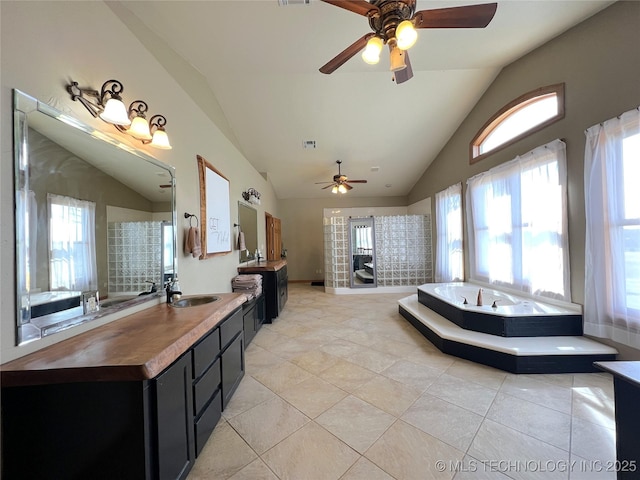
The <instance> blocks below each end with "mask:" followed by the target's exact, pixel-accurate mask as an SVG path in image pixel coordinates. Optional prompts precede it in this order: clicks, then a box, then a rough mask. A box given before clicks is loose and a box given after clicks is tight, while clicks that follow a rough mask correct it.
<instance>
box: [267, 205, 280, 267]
mask: <svg viewBox="0 0 640 480" xmlns="http://www.w3.org/2000/svg"><path fill="white" fill-rule="evenodd" d="M265 217H266V220H267V225H266V229H267V260H280V257H281V254H282V222H281V221H280V219H279V218H276V217H274V216H273V215H271V214H269V213H265Z"/></svg>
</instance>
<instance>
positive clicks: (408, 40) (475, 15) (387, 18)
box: [320, 0, 498, 83]
mask: <svg viewBox="0 0 640 480" xmlns="http://www.w3.org/2000/svg"><path fill="white" fill-rule="evenodd" d="M322 1H323V2H325V3H329V4H331V5H335V6H336V7H341V8H344V9H345V10H349V11H350V12H354V13H357V14H359V15H362V16H365V17H367V18H368V19H369V26H370V27H371V29H372V30H373V32H369V33H367V34H365V35H363V36H362V37H360V38H359V39H358V40H356V41H355V42H354V43H352V44H351V45H349V46H348V47H347V48H345V49H344V50H343V51H342V52H340V53H339V54H338V55H336V56H335V57H334V58H332V59H331V60H329V61H328V62H327V63H326V64H325V65H323V66H322V67H320V71H321V72H322V73H326V74H329V73H333V72H334V71H336V70H337V69H338V68H339V67H341V66H342V65H343V64H344V63H345V62H346V61H347V60H349V59H350V58H351V57H353V56H354V55H355V54H356V53H358V52H360V51H361V50H363V49H364V52H363V53H362V58H363V60H364V61H365V62H367V63H370V64H376V63H378V61H379V60H380V52H381V51H382V47H383V46H384V45H385V44H386V45H388V46H389V56H390V61H391V71H392V72H393V76H394V78H393V79H394V81H395V82H396V83H403V82H406V81H407V80H409V79H410V78H411V77H413V70H412V69H411V62H410V60H409V52H408V49H409V48H411V47H412V46H413V44H414V43H415V42H416V39H417V33H416V30H415V29H416V28H484V27H486V26H487V25H488V24H489V22H491V20H492V19H493V16H494V15H495V13H496V9H497V7H498V4H497V3H485V4H479V5H467V6H464V7H450V8H435V9H432V10H420V11H418V12H416V0H371V1H370V2H367V1H366V0H322Z"/></svg>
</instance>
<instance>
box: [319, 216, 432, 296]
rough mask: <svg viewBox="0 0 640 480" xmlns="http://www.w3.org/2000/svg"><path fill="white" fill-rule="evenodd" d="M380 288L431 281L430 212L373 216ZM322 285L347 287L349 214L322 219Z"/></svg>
mask: <svg viewBox="0 0 640 480" xmlns="http://www.w3.org/2000/svg"><path fill="white" fill-rule="evenodd" d="M374 220H375V250H376V274H377V279H378V286H379V287H399V286H411V285H416V286H417V285H422V284H423V283H429V282H432V281H433V256H432V252H431V248H432V243H431V216H430V215H383V216H374ZM324 221H325V224H324V262H325V286H327V287H330V288H349V251H350V250H349V217H330V218H325V219H324Z"/></svg>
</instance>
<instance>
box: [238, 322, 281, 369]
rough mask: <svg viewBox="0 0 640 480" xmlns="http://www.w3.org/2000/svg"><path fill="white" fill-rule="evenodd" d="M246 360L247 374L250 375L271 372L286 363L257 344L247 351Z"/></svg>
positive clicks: (250, 346) (251, 345) (252, 344)
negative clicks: (265, 371)
mask: <svg viewBox="0 0 640 480" xmlns="http://www.w3.org/2000/svg"><path fill="white" fill-rule="evenodd" d="M258 333H259V332H258ZM244 359H245V360H244V366H245V373H248V374H250V375H252V374H254V373H258V372H260V371H261V370H270V369H271V368H273V367H275V366H276V365H279V364H281V363H283V362H284V361H285V360H284V359H283V358H281V357H279V356H277V355H275V354H273V353H271V352H270V351H269V350H266V349H264V348H262V347H261V346H259V345H257V344H255V343H251V344H250V345H249V348H248V349H247V350H246V351H245V356H244Z"/></svg>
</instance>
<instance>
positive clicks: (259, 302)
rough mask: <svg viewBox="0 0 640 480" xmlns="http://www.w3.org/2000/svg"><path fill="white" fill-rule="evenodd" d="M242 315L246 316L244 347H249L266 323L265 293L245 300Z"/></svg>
mask: <svg viewBox="0 0 640 480" xmlns="http://www.w3.org/2000/svg"><path fill="white" fill-rule="evenodd" d="M242 315H243V317H244V347H245V348H247V346H248V345H249V344H250V343H251V340H253V337H255V336H256V333H258V330H260V327H262V324H263V323H264V318H265V305H264V295H260V296H258V297H257V298H253V299H251V300H249V301H247V302H245V304H244V305H243V306H242Z"/></svg>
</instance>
